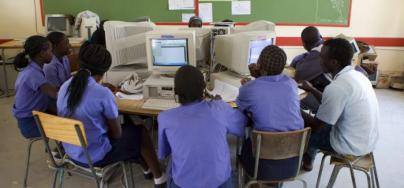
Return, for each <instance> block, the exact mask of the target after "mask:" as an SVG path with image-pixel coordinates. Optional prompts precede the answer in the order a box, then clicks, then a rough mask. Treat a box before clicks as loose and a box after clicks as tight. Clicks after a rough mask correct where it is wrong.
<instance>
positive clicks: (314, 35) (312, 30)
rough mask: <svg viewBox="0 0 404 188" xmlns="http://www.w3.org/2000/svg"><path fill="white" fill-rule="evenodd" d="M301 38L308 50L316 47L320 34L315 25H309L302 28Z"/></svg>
mask: <svg viewBox="0 0 404 188" xmlns="http://www.w3.org/2000/svg"><path fill="white" fill-rule="evenodd" d="M301 38H302V41H303V43H304V44H305V46H307V47H308V48H309V50H310V49H312V48H314V47H316V46H317V44H318V43H319V41H321V34H320V31H318V29H317V28H316V27H314V26H309V27H306V28H304V29H303V31H302V34H301Z"/></svg>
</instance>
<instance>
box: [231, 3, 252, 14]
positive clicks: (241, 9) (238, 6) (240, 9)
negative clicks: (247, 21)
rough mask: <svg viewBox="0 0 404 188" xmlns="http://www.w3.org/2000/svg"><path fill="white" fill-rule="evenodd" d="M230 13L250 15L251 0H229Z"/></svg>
mask: <svg viewBox="0 0 404 188" xmlns="http://www.w3.org/2000/svg"><path fill="white" fill-rule="evenodd" d="M231 14H232V15H250V14H251V1H232V2H231Z"/></svg>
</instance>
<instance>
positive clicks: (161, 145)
mask: <svg viewBox="0 0 404 188" xmlns="http://www.w3.org/2000/svg"><path fill="white" fill-rule="evenodd" d="M167 118H168V117H167V116H165V115H164V114H163V113H161V114H160V115H159V116H158V117H157V121H158V124H159V129H158V152H157V154H158V158H159V160H164V159H165V158H167V156H169V155H170V154H171V147H170V143H169V142H168V139H167V134H166V129H165V124H166V123H167V121H169V120H168V119H167Z"/></svg>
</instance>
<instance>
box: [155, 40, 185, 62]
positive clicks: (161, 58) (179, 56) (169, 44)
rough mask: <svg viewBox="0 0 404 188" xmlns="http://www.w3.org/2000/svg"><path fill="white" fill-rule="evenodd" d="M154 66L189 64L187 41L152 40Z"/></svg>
mask: <svg viewBox="0 0 404 188" xmlns="http://www.w3.org/2000/svg"><path fill="white" fill-rule="evenodd" d="M151 44H152V56H153V65H155V66H183V65H187V64H188V42H187V39H152V41H151Z"/></svg>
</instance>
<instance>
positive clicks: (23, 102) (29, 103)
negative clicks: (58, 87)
mask: <svg viewBox="0 0 404 188" xmlns="http://www.w3.org/2000/svg"><path fill="white" fill-rule="evenodd" d="M46 83H47V81H46V79H45V74H44V72H43V71H42V68H41V67H40V66H39V65H38V64H36V63H35V62H33V61H31V62H30V63H29V64H28V66H27V67H26V68H25V69H24V70H23V71H21V72H20V73H19V74H18V77H17V80H16V82H15V92H16V94H15V103H14V106H13V113H14V116H15V117H16V118H27V117H32V111H33V110H36V111H41V112H44V111H46V110H47V109H48V96H47V95H46V94H45V93H43V92H41V90H40V87H41V86H42V85H44V84H46Z"/></svg>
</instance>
